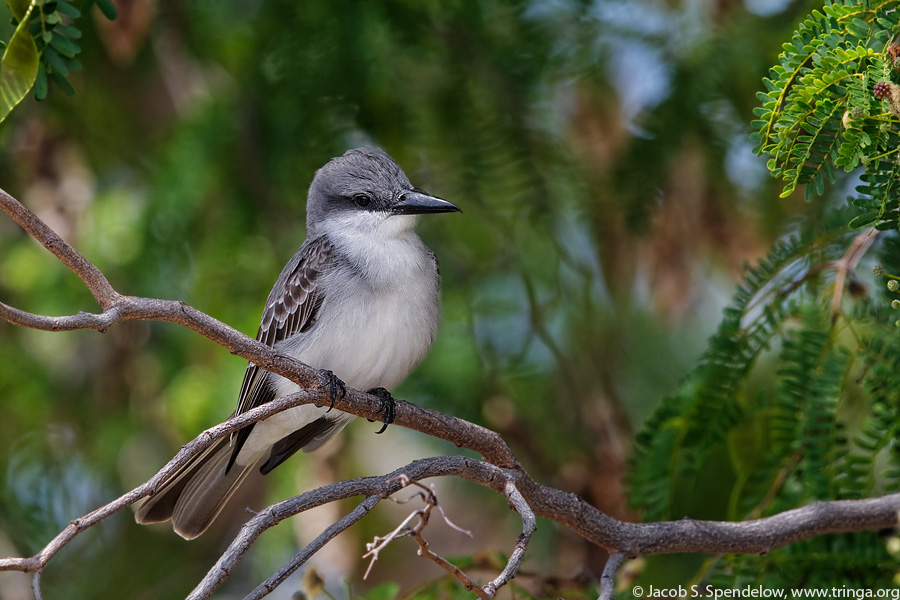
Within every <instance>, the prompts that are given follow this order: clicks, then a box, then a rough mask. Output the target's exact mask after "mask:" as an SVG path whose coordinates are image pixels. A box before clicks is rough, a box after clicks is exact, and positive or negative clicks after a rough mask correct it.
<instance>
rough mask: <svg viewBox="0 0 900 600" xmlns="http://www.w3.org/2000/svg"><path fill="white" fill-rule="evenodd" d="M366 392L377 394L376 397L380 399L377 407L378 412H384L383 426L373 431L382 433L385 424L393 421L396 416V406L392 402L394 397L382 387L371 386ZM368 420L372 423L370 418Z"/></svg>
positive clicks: (385, 426)
mask: <svg viewBox="0 0 900 600" xmlns="http://www.w3.org/2000/svg"><path fill="white" fill-rule="evenodd" d="M367 393H369V394H372V395H373V396H378V399H379V400H381V407H380V408H379V409H378V412H379V413H384V419H383V422H384V426H383V427H382V428H381V429H379V430H378V431H376V432H375V433H384V430H385V429H387V426H388V425H390V424H391V423H393V422H394V417H396V416H397V407H396V405H395V403H394V397H393V396H391V393H390V392H389V391H387V390H386V389H384V388H382V387H378V388H372V389H371V390H369V391H368V392H367ZM369 422H370V423H374V421H373V420H372V419H369Z"/></svg>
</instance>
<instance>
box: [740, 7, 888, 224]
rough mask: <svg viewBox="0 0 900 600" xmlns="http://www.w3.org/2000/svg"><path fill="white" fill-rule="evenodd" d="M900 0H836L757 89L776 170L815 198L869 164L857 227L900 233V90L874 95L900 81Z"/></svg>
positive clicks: (759, 126)
mask: <svg viewBox="0 0 900 600" xmlns="http://www.w3.org/2000/svg"><path fill="white" fill-rule="evenodd" d="M897 8H898V3H897V2H896V1H895V0H888V1H884V0H881V1H873V2H868V1H866V2H858V1H856V0H847V1H845V2H833V3H832V2H829V3H827V4H826V5H825V7H824V8H823V9H822V11H818V10H814V11H812V13H810V15H809V16H808V17H807V18H806V19H805V20H804V21H803V22H802V23H801V24H800V26H799V27H798V28H797V30H796V31H795V32H794V35H793V36H792V37H791V41H790V42H789V43H785V44H784V52H782V53H781V55H779V57H778V64H777V65H775V66H773V67H772V69H771V71H770V77H768V78H764V79H763V84H764V85H765V88H766V89H765V91H762V92H759V93H758V94H757V95H758V97H759V99H760V100H761V101H762V103H763V104H762V106H761V107H759V108H756V109H755V110H754V113H755V114H756V115H757V117H759V118H758V119H757V120H755V121H754V122H753V125H754V128H755V129H756V131H755V132H754V133H753V134H752V135H751V139H753V141H754V143H755V144H756V145H755V151H756V152H757V153H765V154H768V155H769V156H770V157H771V158H769V161H768V163H767V166H768V168H769V170H770V171H771V173H772V175H773V176H775V177H779V178H781V179H782V180H784V181H785V186H784V190H783V191H782V193H781V196H782V197H787V196H789V195H790V194H792V193H793V192H794V191H795V190H796V188H797V186H798V185H805V186H806V199H807V200H810V199H812V198H813V197H814V195H815V194H819V195H821V194H822V193H823V192H824V189H825V182H826V180H827V181H830V182H832V183H833V182H834V180H835V171H834V170H835V168H842V169H843V170H844V171H846V172H851V171H853V170H855V169H857V168H858V167H860V166H863V167H865V174H864V175H863V176H862V179H863V181H864V183H865V185H861V186H859V187H858V188H857V191H858V192H859V193H860V194H861V197H860V198H859V199H858V200H857V201H856V205H857V206H859V207H861V208H863V209H865V213H863V214H862V215H859V216H857V217H856V218H854V219H853V221H852V225H853V226H855V227H862V226H865V225H874V227H875V228H876V229H896V228H897V225H898V221H897V209H898V206H900V196H898V188H897V181H898V180H900V154H898V153H900V133H898V131H897V127H896V124H897V123H898V121H900V95H897V97H896V98H892V97H891V96H890V95H889V96H888V97H884V98H878V97H876V96H875V95H873V90H874V88H875V86H876V85H877V84H878V83H880V82H891V83H894V84H896V82H897V81H900V75H898V73H900V45H898V44H897V43H896V42H893V41H892V40H894V39H895V38H896V36H897V32H898V23H900V14H898V10H897Z"/></svg>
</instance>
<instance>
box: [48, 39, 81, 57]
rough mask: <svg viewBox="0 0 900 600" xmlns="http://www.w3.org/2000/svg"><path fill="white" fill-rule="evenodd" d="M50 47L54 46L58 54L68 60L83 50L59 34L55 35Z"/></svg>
mask: <svg viewBox="0 0 900 600" xmlns="http://www.w3.org/2000/svg"><path fill="white" fill-rule="evenodd" d="M50 45H51V46H53V47H54V48H55V49H56V50H57V52H59V53H60V54H62V55H63V56H65V57H68V58H72V57H73V56H75V55H76V54H78V53H79V52H81V48H79V47H78V44H76V43H75V42H73V41H72V40H70V39H68V38H65V37H63V36H61V35H59V34H58V33H54V34H53V39H51V40H50Z"/></svg>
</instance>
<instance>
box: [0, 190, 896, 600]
mask: <svg viewBox="0 0 900 600" xmlns="http://www.w3.org/2000/svg"><path fill="white" fill-rule="evenodd" d="M0 208H2V209H3V210H4V212H6V213H7V214H8V215H10V217H11V218H12V219H13V220H15V221H16V222H17V223H19V224H20V225H21V226H22V227H23V228H24V229H25V230H26V231H27V232H28V233H30V234H31V235H32V236H34V237H35V239H37V240H38V241H40V242H41V243H42V244H43V245H44V246H45V247H46V248H48V249H49V250H50V251H51V252H52V253H53V254H54V255H55V256H57V257H58V258H59V259H60V260H61V261H62V262H63V263H64V264H66V265H67V266H68V267H69V268H70V269H72V270H73V271H74V272H75V273H76V274H78V276H79V277H81V279H82V280H83V281H84V282H85V285H87V286H88V288H89V289H90V290H91V292H92V293H93V294H94V297H95V298H96V299H97V302H98V304H99V305H100V307H101V309H102V312H101V313H99V314H92V313H85V312H79V313H77V314H75V315H71V316H64V317H48V316H42V315H34V314H31V313H27V312H25V311H22V310H19V309H16V308H13V307H11V306H8V305H6V304H2V303H0V317H2V318H3V319H5V320H7V321H9V322H11V323H13V324H16V325H20V326H23V327H32V328H36V329H43V330H47V331H67V330H73V329H94V330H97V331H106V330H107V329H108V328H109V327H111V326H112V325H115V324H116V323H119V322H121V321H125V320H136V319H139V320H156V321H166V322H173V323H178V324H180V325H183V326H185V327H188V328H189V329H191V330H193V331H195V332H197V333H200V334H201V335H204V336H205V337H207V338H209V339H211V340H213V341H215V342H216V343H218V344H220V345H221V346H223V347H225V348H226V349H228V350H229V351H230V352H231V353H232V354H236V355H238V356H241V357H243V358H246V359H247V360H250V361H252V362H254V363H255V364H258V365H260V366H261V367H263V368H265V369H267V370H269V371H271V372H274V373H277V374H279V375H281V376H283V377H286V378H288V379H290V380H291V381H294V382H295V383H297V384H298V385H300V386H301V387H303V388H305V389H304V390H302V391H300V392H297V393H296V394H291V395H290V396H285V397H283V398H279V399H277V400H274V401H272V402H269V403H267V404H265V405H263V406H260V407H257V408H255V409H253V410H250V411H247V412H245V413H242V414H240V415H236V416H233V417H231V418H230V419H228V420H227V421H226V422H224V423H222V424H220V425H216V426H215V427H212V428H210V429H207V430H206V431H204V432H203V433H201V434H200V435H199V436H198V437H197V438H195V439H194V440H193V441H192V442H190V443H189V444H187V445H185V446H183V447H182V449H181V451H180V452H178V454H177V455H176V456H175V457H174V458H173V459H172V460H171V461H169V463H168V464H167V465H166V466H165V467H163V469H162V470H160V471H159V473H157V474H156V475H155V476H154V477H152V478H151V479H150V480H148V481H147V482H146V483H144V484H143V485H141V486H139V487H137V488H135V489H133V490H131V491H130V492H128V493H126V494H124V495H122V496H120V497H119V498H117V499H116V500H114V501H112V502H110V503H109V504H107V505H105V506H102V507H100V508H97V509H96V510H94V511H92V512H91V513H89V514H87V515H85V516H83V517H80V518H78V519H75V520H73V521H72V522H71V523H70V524H69V525H68V526H67V527H66V528H65V529H64V530H63V531H61V532H60V533H59V534H58V535H57V536H56V537H55V538H54V539H53V540H51V541H50V542H49V543H48V544H47V545H46V546H45V547H44V548H43V549H42V550H41V551H40V552H38V553H37V554H35V555H34V556H31V557H27V558H16V557H10V558H4V559H0V571H23V572H26V573H33V574H35V577H34V579H33V587H34V590H35V594H36V596H38V597H39V596H40V574H41V572H42V570H43V569H44V567H45V566H46V565H47V564H48V562H49V561H50V560H51V559H52V558H53V557H54V556H55V555H56V554H57V553H58V552H59V551H60V550H61V549H62V548H63V547H64V546H65V545H66V544H68V543H69V542H70V541H71V540H72V539H74V538H75V537H76V536H77V535H79V534H80V533H81V532H83V531H84V530H86V529H88V528H89V527H92V526H94V525H96V524H97V523H100V522H101V521H103V520H104V519H106V518H107V517H109V516H111V515H113V514H116V513H118V512H119V511H121V510H122V509H124V508H125V507H127V506H129V505H130V504H133V503H134V502H137V501H138V500H140V499H141V498H143V497H145V496H147V495H149V494H151V493H153V492H155V491H156V490H157V489H158V487H159V486H160V484H161V483H162V482H163V481H164V480H165V479H166V478H167V477H168V475H169V474H171V473H172V472H174V471H175V470H177V469H178V468H179V467H181V466H182V465H184V464H185V463H186V462H187V461H188V460H189V459H190V458H191V457H192V456H195V455H197V454H198V453H200V452H202V451H203V450H204V449H205V448H207V447H208V446H209V445H210V444H211V443H213V442H214V441H215V440H216V439H218V438H220V437H222V436H224V435H229V434H230V433H232V432H234V431H236V430H238V429H240V428H241V427H244V426H246V425H247V424H249V423H252V422H255V421H258V420H260V419H265V418H267V417H269V416H271V415H273V414H275V413H277V412H280V411H282V410H286V409H288V408H290V407H293V406H298V405H300V404H305V403H312V402H320V403H324V402H330V398H329V397H328V389H327V387H328V386H327V384H328V381H327V380H326V378H325V377H324V376H323V375H322V374H320V373H319V372H317V371H316V370H314V369H311V368H310V367H308V366H306V365H304V364H302V363H300V362H298V361H296V360H293V359H291V358H290V357H286V356H282V355H279V354H277V353H276V352H275V351H274V350H272V349H271V348H269V347H267V346H265V345H263V344H261V343H259V342H257V341H256V340H253V339H251V338H249V337H247V336H245V335H244V334H242V333H240V332H239V331H237V330H235V329H233V328H231V327H229V326H228V325H226V324H224V323H221V322H219V321H217V320H216V319H213V318H212V317H210V316H208V315H206V314H204V313H202V312H200V311H198V310H196V309H194V308H192V307H190V306H187V305H186V304H184V303H182V302H177V301H170V300H158V299H152V298H137V297H133V296H123V295H121V294H119V293H118V292H116V290H115V289H113V288H112V286H111V285H110V284H109V282H108V281H107V280H106V278H105V277H104V276H103V275H102V273H100V271H99V270H98V269H97V268H96V267H95V266H94V265H93V264H91V263H90V262H89V261H87V259H85V258H84V257H83V256H81V255H80V254H78V252H76V251H75V250H74V249H73V248H72V247H71V246H70V245H69V244H67V243H66V242H65V241H64V240H62V238H60V237H59V236H57V235H56V234H55V233H54V232H53V231H52V230H50V229H49V227H47V226H46V225H45V224H44V223H42V222H41V221H40V220H39V219H38V218H37V217H36V216H35V215H34V214H32V213H31V212H30V211H28V210H27V209H26V208H25V207H23V206H22V205H21V204H19V203H18V202H17V201H16V200H15V199H14V198H12V197H11V196H10V195H9V194H7V193H6V192H4V191H3V190H0ZM380 406H381V402H380V400H379V399H378V398H377V397H374V396H370V395H368V394H365V393H362V392H359V391H357V390H352V389H348V390H347V394H346V396H344V397H342V398H336V399H335V401H334V407H335V409H337V410H341V411H344V412H348V413H351V414H354V415H358V416H362V417H366V418H371V419H377V418H378V409H379V408H380ZM394 423H395V424H396V425H399V426H402V427H406V428H410V429H414V430H417V431H420V432H422V433H425V434H428V435H431V436H434V437H438V438H440V439H444V440H448V441H451V442H453V443H455V444H457V445H458V446H460V447H465V448H469V449H471V450H474V451H475V452H478V453H479V454H480V455H481V456H482V457H484V460H476V459H473V458H468V457H462V456H445V457H435V458H428V459H420V460H416V461H413V462H411V463H410V464H408V465H406V466H405V467H403V468H401V469H398V470H397V471H394V472H393V473H390V474H387V475H384V476H380V477H363V478H358V479H353V480H349V481H342V482H337V483H334V484H331V485H327V486H324V487H321V488H319V489H317V490H312V491H309V492H306V493H304V494H301V495H299V496H296V497H294V498H290V499H287V500H284V501H282V502H279V503H277V504H273V505H272V506H270V507H268V508H267V509H265V510H264V511H262V512H260V513H258V514H257V515H256V516H254V517H253V518H252V519H250V521H249V522H248V523H247V524H246V525H245V526H244V527H243V528H242V530H241V532H240V534H239V535H238V536H237V537H236V538H235V540H234V541H233V542H232V543H231V545H230V546H229V548H228V550H227V551H226V552H225V553H224V554H223V555H222V557H221V558H220V559H219V561H218V562H217V563H216V565H215V566H214V567H213V568H212V569H211V570H210V571H209V573H207V576H206V577H205V578H204V579H203V580H202V581H201V582H200V584H198V586H197V588H195V590H194V591H193V592H192V593H191V595H190V596H189V597H190V598H196V599H200V598H208V597H209V596H210V595H211V594H212V593H213V591H214V590H215V589H216V588H217V587H218V586H219V585H220V584H221V583H222V581H224V580H225V579H226V578H227V577H228V574H229V573H230V572H231V571H232V570H233V568H234V566H235V565H236V564H237V563H238V562H239V561H240V560H241V558H242V557H243V556H244V555H245V554H246V552H247V550H248V549H249V547H250V546H251V545H252V543H253V542H254V541H255V540H256V539H257V538H258V537H259V535H261V534H262V532H264V531H265V530H266V529H268V528H269V527H272V526H274V525H275V524H277V523H279V522H280V521H282V520H284V519H286V518H289V517H291V516H293V515H295V514H298V513H300V512H303V511H305V510H308V509H309V508H312V507H314V506H319V505H322V504H325V503H328V502H334V501H336V500H341V499H344V498H350V497H354V496H364V497H365V500H364V501H363V502H362V503H361V504H359V505H358V506H357V508H356V509H355V510H354V511H352V512H351V513H349V514H347V515H346V516H345V517H344V518H342V519H341V520H339V521H337V522H336V523H334V524H332V525H331V526H329V527H328V528H326V529H325V531H323V532H322V534H320V535H319V536H318V537H317V538H316V539H315V540H314V541H313V542H312V543H311V544H310V545H308V546H307V547H306V548H304V549H303V550H302V551H301V552H299V553H298V554H297V555H296V556H295V557H294V558H293V559H292V560H291V561H290V562H289V563H288V564H286V565H285V566H283V567H282V568H281V569H280V570H279V571H278V572H276V573H275V574H274V575H273V576H272V577H270V578H269V579H268V580H266V581H265V582H264V583H262V584H261V585H260V586H259V587H257V588H256V589H255V590H254V591H253V592H251V594H250V595H249V596H248V598H261V597H263V596H265V595H266V594H268V593H269V592H270V591H271V590H272V589H274V587H275V586H277V585H278V584H280V583H281V582H282V581H284V579H285V578H286V577H287V576H288V575H290V573H292V572H294V571H295V570H296V569H297V568H298V567H299V566H301V565H302V564H303V563H304V562H305V561H306V560H307V559H308V558H309V557H310V556H312V555H313V554H314V553H315V552H317V551H318V550H319V548H321V547H322V545H324V544H325V543H326V542H327V541H328V540H330V539H332V538H333V537H334V536H335V535H337V533H339V532H340V531H342V530H343V529H346V527H349V526H350V525H351V524H352V523H354V522H356V521H358V520H359V519H361V518H362V517H363V516H365V514H367V513H368V512H369V511H370V510H371V509H372V508H373V507H374V506H375V505H376V504H377V503H378V501H380V500H381V499H383V498H387V497H388V496H389V495H390V494H393V493H394V492H396V491H397V490H399V489H401V487H403V485H404V484H403V478H401V477H400V475H403V476H405V477H406V478H408V479H409V480H412V481H420V480H422V479H426V478H429V477H447V476H454V477H461V478H464V479H467V480H469V481H472V482H474V483H477V484H479V485H482V486H485V487H488V488H490V489H492V490H494V491H495V492H497V493H498V494H501V495H503V496H504V497H506V499H507V500H508V502H509V503H510V504H511V505H512V506H513V507H514V508H515V509H516V510H517V511H518V512H519V513H520V515H521V516H522V519H523V531H522V534H521V535H520V536H519V538H518V540H517V543H516V548H515V550H514V551H513V554H512V556H511V557H510V560H509V562H508V564H507V566H506V568H505V569H504V570H503V572H502V573H501V574H500V575H499V576H498V577H497V578H496V579H494V580H493V581H492V582H490V583H488V584H487V585H486V586H484V587H483V588H481V592H482V593H484V594H487V593H489V592H490V593H495V592H496V590H497V589H499V588H500V587H502V586H503V585H505V584H506V583H508V582H509V581H510V580H511V579H512V578H513V577H514V576H515V573H516V571H517V570H518V567H519V565H520V564H521V560H522V558H523V556H524V554H525V551H526V549H527V544H528V539H529V537H530V536H531V534H532V533H533V531H534V530H535V516H541V517H544V518H547V519H550V520H553V521H555V522H557V523H559V524H560V525H563V526H565V527H568V528H569V529H571V530H572V531H575V532H577V533H578V534H579V535H581V536H583V537H584V538H585V539H587V540H588V541H590V542H592V543H594V544H596V545H598V546H600V547H603V548H605V549H606V550H607V551H609V552H610V554H611V557H610V563H609V564H608V565H607V568H606V569H604V576H603V584H604V597H610V596H608V594H611V591H610V589H609V586H611V585H612V579H613V577H614V574H615V572H616V570H617V568H618V567H619V566H620V565H621V562H622V561H624V559H625V558H633V557H637V556H640V555H646V554H656V553H669V552H703V553H762V552H768V551H770V550H772V549H774V548H777V547H779V546H783V545H786V544H789V543H793V542H797V541H800V540H804V539H809V538H812V537H815V536H818V535H822V534H825V533H837V532H848V531H862V530H874V529H882V528H887V527H893V526H895V525H897V523H898V511H900V494H892V495H888V496H884V497H881V498H872V499H867V500H842V501H835V502H818V503H815V504H812V505H809V506H805V507H802V508H797V509H793V510H789V511H786V512H783V513H780V514H777V515H774V516H771V517H766V518H761V519H754V520H750V521H745V522H740V523H735V522H715V521H694V520H691V519H682V520H680V521H671V522H660V523H625V522H622V521H618V520H616V519H613V518H611V517H609V516H607V515H605V514H603V513H602V512H600V511H599V510H597V509H596V508H594V507H593V506H591V505H589V504H587V503H586V502H584V501H583V500H581V499H580V498H579V497H577V496H575V495H574V494H569V493H566V492H563V491H561V490H558V489H554V488H550V487H547V486H544V485H541V484H540V483H538V482H536V481H534V480H533V479H531V478H530V477H529V476H528V474H527V473H526V472H525V470H524V469H523V468H522V466H521V465H520V464H519V462H518V460H517V459H516V457H515V456H514V455H513V454H512V452H511V451H510V449H509V448H508V447H507V445H506V444H505V442H504V441H503V440H502V438H500V436H499V435H498V434H496V433H495V432H493V431H490V430H488V429H485V428H483V427H480V426H478V425H475V424H473V423H469V422H467V421H463V420H462V419H457V418H455V417H450V416H447V415H443V414H441V413H438V412H435V411H431V410H428V409H424V408H421V407H419V406H416V405H414V404H410V403H408V402H403V401H399V400H398V401H397V415H396V419H395V421H394ZM479 595H480V594H479Z"/></svg>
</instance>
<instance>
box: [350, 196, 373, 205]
mask: <svg viewBox="0 0 900 600" xmlns="http://www.w3.org/2000/svg"><path fill="white" fill-rule="evenodd" d="M371 201H372V199H371V198H369V195H368V194H356V195H354V196H353V202H354V203H355V204H356V205H357V206H368V205H369V202H371Z"/></svg>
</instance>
